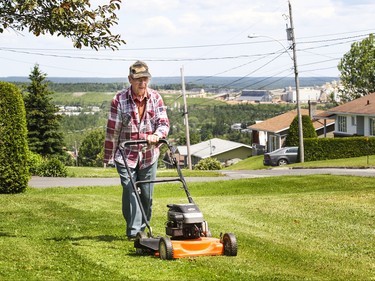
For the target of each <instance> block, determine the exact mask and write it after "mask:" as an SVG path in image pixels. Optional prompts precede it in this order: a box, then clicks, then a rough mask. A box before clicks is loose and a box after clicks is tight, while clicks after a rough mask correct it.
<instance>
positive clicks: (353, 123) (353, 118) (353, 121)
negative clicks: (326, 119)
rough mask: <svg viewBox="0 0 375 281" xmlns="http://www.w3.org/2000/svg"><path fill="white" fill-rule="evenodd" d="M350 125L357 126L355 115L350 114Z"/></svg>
mask: <svg viewBox="0 0 375 281" xmlns="http://www.w3.org/2000/svg"><path fill="white" fill-rule="evenodd" d="M352 126H357V116H352Z"/></svg>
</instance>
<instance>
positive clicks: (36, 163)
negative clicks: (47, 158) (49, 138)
mask: <svg viewBox="0 0 375 281" xmlns="http://www.w3.org/2000/svg"><path fill="white" fill-rule="evenodd" d="M28 162H29V168H30V169H29V171H30V174H31V175H32V176H37V175H38V170H39V167H40V166H41V165H42V164H43V162H44V160H43V157H42V155H40V154H38V153H35V152H32V151H29V159H28Z"/></svg>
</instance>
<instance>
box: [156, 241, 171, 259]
mask: <svg viewBox="0 0 375 281" xmlns="http://www.w3.org/2000/svg"><path fill="white" fill-rule="evenodd" d="M159 256H160V259H162V260H172V259H173V245H172V241H171V239H169V237H161V238H160V241H159Z"/></svg>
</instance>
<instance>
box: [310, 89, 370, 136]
mask: <svg viewBox="0 0 375 281" xmlns="http://www.w3.org/2000/svg"><path fill="white" fill-rule="evenodd" d="M314 117H315V118H319V119H323V120H327V119H335V120H336V122H335V129H334V132H333V134H334V136H335V137H349V136H375V93H372V94H369V95H366V96H363V97H360V98H358V99H355V100H353V101H350V102H347V103H345V104H342V105H339V106H336V107H333V108H331V109H329V110H327V111H325V112H320V113H318V112H317V114H316V115H314Z"/></svg>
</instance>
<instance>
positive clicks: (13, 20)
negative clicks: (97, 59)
mask: <svg viewBox="0 0 375 281" xmlns="http://www.w3.org/2000/svg"><path fill="white" fill-rule="evenodd" d="M120 3H121V0H110V1H109V4H108V5H102V6H98V7H97V8H96V9H91V4H90V0H27V1H25V0H3V1H0V33H3V32H4V30H6V29H13V30H17V31H23V30H24V29H28V31H29V32H31V33H33V34H34V35H35V36H39V35H41V34H43V35H44V34H47V33H49V34H51V35H54V34H57V36H63V37H68V38H71V40H72V41H73V45H74V47H75V48H82V46H86V47H87V46H89V47H90V48H93V49H96V50H97V49H98V48H101V47H104V48H111V49H118V47H119V46H120V45H121V44H123V43H125V41H124V40H121V38H120V35H114V34H112V33H111V31H110V28H111V27H112V26H113V25H117V23H118V22H117V21H118V17H117V15H116V11H117V10H119V9H120Z"/></svg>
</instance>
